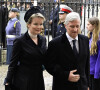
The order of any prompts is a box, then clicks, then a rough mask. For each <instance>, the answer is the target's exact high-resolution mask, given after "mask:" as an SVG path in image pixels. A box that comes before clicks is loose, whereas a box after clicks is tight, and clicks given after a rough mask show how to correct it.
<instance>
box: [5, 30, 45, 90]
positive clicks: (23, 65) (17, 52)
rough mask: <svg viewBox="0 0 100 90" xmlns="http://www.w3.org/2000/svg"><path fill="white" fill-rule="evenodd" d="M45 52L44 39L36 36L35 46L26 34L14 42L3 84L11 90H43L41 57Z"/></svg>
mask: <svg viewBox="0 0 100 90" xmlns="http://www.w3.org/2000/svg"><path fill="white" fill-rule="evenodd" d="M45 51H46V38H45V37H42V36H40V35H38V45H36V44H35V43H34V42H33V41H32V39H31V38H30V36H29V35H28V32H26V33H25V34H24V35H23V36H21V37H19V38H17V39H16V40H15V41H14V45H13V53H12V59H11V64H10V65H9V68H8V73H7V77H6V79H5V83H7V82H8V83H10V84H11V87H12V88H13V89H11V90H45V88H44V80H43V69H42V65H43V58H44V57H43V56H44V53H45Z"/></svg>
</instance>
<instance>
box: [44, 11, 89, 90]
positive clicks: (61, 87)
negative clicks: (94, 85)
mask: <svg viewBox="0 0 100 90" xmlns="http://www.w3.org/2000/svg"><path fill="white" fill-rule="evenodd" d="M80 23H81V21H80V16H79V14H78V13H76V12H71V13H69V14H67V16H66V19H65V23H64V24H65V28H66V30H67V32H66V33H64V34H63V35H61V36H59V37H56V38H54V39H53V40H52V41H50V42H49V45H48V49H47V52H46V54H45V56H46V60H47V62H46V65H45V68H46V70H47V71H48V72H49V73H50V74H52V75H53V89H52V90H89V71H90V70H89V56H90V55H89V39H88V37H86V36H84V35H81V34H79V30H80ZM75 42H76V43H75ZM83 48H84V49H83Z"/></svg>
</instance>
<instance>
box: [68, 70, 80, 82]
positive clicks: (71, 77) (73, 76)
mask: <svg viewBox="0 0 100 90" xmlns="http://www.w3.org/2000/svg"><path fill="white" fill-rule="evenodd" d="M76 71H77V70H72V71H70V73H69V78H68V80H69V81H70V82H78V80H79V79H80V75H79V74H74V73H75V72H76Z"/></svg>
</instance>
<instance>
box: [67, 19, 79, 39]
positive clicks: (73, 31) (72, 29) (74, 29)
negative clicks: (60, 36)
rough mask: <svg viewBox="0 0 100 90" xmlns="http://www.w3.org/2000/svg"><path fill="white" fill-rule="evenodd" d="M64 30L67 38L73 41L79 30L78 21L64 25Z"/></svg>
mask: <svg viewBox="0 0 100 90" xmlns="http://www.w3.org/2000/svg"><path fill="white" fill-rule="evenodd" d="M65 28H66V30H67V33H68V34H69V36H70V37H72V38H74V39H75V38H76V36H77V35H78V33H79V30H80V21H79V20H73V21H70V22H69V23H68V24H67V25H65Z"/></svg>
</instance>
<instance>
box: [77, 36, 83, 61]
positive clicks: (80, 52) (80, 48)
mask: <svg viewBox="0 0 100 90" xmlns="http://www.w3.org/2000/svg"><path fill="white" fill-rule="evenodd" d="M78 42H79V58H78V60H80V58H81V55H82V53H83V50H82V48H83V45H84V44H83V41H82V38H81V37H80V35H78Z"/></svg>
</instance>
